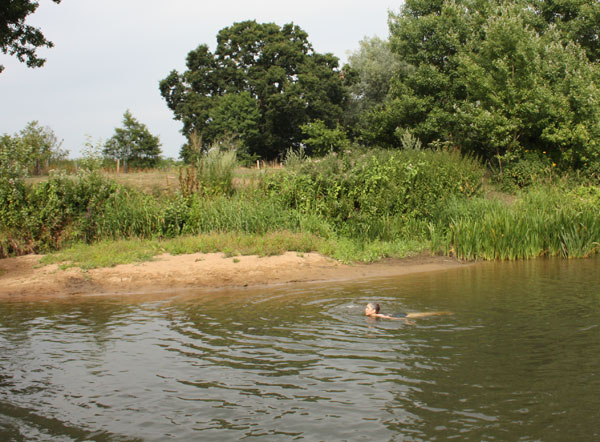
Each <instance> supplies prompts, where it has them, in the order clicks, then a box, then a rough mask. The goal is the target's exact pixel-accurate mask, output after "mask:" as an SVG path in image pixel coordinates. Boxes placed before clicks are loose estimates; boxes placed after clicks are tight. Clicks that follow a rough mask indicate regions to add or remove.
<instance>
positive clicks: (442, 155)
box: [266, 150, 483, 240]
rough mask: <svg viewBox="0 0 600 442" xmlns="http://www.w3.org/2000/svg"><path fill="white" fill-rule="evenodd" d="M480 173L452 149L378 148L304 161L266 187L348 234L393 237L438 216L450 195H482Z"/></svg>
mask: <svg viewBox="0 0 600 442" xmlns="http://www.w3.org/2000/svg"><path fill="white" fill-rule="evenodd" d="M482 177H483V169H482V168H481V166H479V165H478V163H477V162H476V161H475V160H472V159H470V158H466V157H462V156H460V154H458V153H454V152H433V151H418V150H403V151H374V152H369V153H363V154H360V155H358V154H349V155H343V156H338V155H329V156H328V157H326V158H325V159H323V160H322V161H318V162H312V161H307V160H305V161H300V162H298V163H297V165H296V166H295V167H294V166H292V167H289V172H286V173H281V174H275V175H273V176H271V177H269V179H267V182H266V187H267V189H268V193H269V194H270V195H271V197H272V198H279V199H281V200H282V201H283V202H284V205H285V206H287V207H291V208H294V209H296V210H299V211H300V212H301V213H305V214H312V215H316V216H320V217H323V218H324V219H326V220H327V221H328V222H329V223H331V224H332V225H333V226H334V228H335V230H336V231H337V232H340V234H342V235H344V236H350V237H361V238H368V239H381V240H393V239H397V238H398V237H399V236H402V235H405V234H407V233H408V229H409V228H410V227H411V226H413V225H414V224H415V222H425V221H427V220H430V219H432V218H433V217H435V215H436V213H437V212H438V210H439V208H440V207H441V206H443V205H444V204H445V203H446V201H447V199H449V198H452V197H453V196H461V197H470V196H472V195H476V194H478V193H479V192H480V190H481V182H482Z"/></svg>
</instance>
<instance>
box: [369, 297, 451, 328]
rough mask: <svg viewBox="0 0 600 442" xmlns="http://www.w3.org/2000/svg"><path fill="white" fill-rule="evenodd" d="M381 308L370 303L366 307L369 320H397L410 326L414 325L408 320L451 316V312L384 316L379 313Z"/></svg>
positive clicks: (374, 303)
mask: <svg viewBox="0 0 600 442" xmlns="http://www.w3.org/2000/svg"><path fill="white" fill-rule="evenodd" d="M380 310H381V307H380V305H379V304H377V303H376V302H369V303H368V304H367V306H366V307H365V315H366V316H368V317H369V318H380V319H395V320H399V319H400V320H403V321H404V322H406V323H408V324H414V322H412V321H407V319H414V318H425V317H427V316H441V315H451V314H452V313H451V312H423V313H417V312H414V313H400V314H397V315H384V314H382V313H379V311H380Z"/></svg>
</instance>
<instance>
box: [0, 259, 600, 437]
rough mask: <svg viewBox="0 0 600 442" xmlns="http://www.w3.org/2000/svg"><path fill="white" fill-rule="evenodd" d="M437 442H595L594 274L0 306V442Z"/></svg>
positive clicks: (537, 268)
mask: <svg viewBox="0 0 600 442" xmlns="http://www.w3.org/2000/svg"><path fill="white" fill-rule="evenodd" d="M369 301H377V302H379V303H381V305H382V310H383V311H384V312H389V313H398V312H426V311H451V312H452V315H446V316H437V317H429V318H421V319H416V320H415V324H413V325H411V324H407V323H405V322H403V321H391V320H372V319H368V318H366V317H365V316H364V314H363V310H364V305H365V304H366V303H367V302H369ZM449 439H456V440H461V441H462V440H472V441H507V440H515V441H516V440H522V441H534V440H535V441H537V440H540V441H564V440H577V441H594V440H600V259H588V260H543V259H541V260H535V261H526V262H497V263H482V264H475V265H472V266H465V267H460V268H455V269H449V270H444V271H439V272H432V273H427V274H416V275H404V276H401V277H396V278H386V279H372V280H366V281H359V282H356V281H355V282H345V283H340V282H336V283H318V284H299V285H284V286H279V287H268V288H261V289H240V290H219V291H213V292H198V293H192V292H186V293H173V294H169V295H168V296H167V295H166V294H165V295H161V296H160V297H158V296H155V297H143V298H140V297H85V298H77V299H70V300H65V299H62V300H56V301H38V302H23V301H22V302H15V301H12V302H11V301H3V302H0V440H2V441H166V440H173V441H190V440H202V441H211V440H215V441H223V440H265V441H271V440H276V441H288V440H289V441H291V440H307V441H318V440H322V441H362V440H364V441H371V440H378V441H384V440H385V441H388V440H389V441H430V440H449Z"/></svg>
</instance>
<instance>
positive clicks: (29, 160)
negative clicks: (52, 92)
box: [0, 121, 68, 175]
mask: <svg viewBox="0 0 600 442" xmlns="http://www.w3.org/2000/svg"><path fill="white" fill-rule="evenodd" d="M11 146H12V147H11ZM0 147H1V148H2V149H4V150H15V152H17V151H18V152H20V153H19V154H18V155H17V154H15V155H16V156H15V158H19V161H18V163H19V164H20V165H21V167H23V168H25V169H27V170H28V171H31V172H33V173H34V174H35V175H40V174H41V173H42V172H43V168H44V167H45V168H46V169H47V168H48V167H49V165H50V162H51V161H56V160H62V159H64V158H65V157H66V156H67V154H68V151H66V150H64V149H62V140H60V141H59V140H58V138H57V137H56V135H55V134H54V131H53V130H52V129H51V128H49V127H48V126H40V124H39V122H37V121H31V122H29V123H27V125H26V126H25V127H24V128H23V129H22V130H21V131H20V132H19V133H16V134H14V135H8V134H4V135H3V136H2V137H1V138H0Z"/></svg>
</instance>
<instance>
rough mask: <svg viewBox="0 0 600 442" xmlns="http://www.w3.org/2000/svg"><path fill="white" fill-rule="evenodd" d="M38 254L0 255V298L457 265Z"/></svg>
mask: <svg viewBox="0 0 600 442" xmlns="http://www.w3.org/2000/svg"><path fill="white" fill-rule="evenodd" d="M40 258H41V255H28V256H22V257H18V258H8V259H2V260H0V299H19V298H27V299H32V300H33V299H46V298H57V297H68V296H73V295H87V294H131V293H157V292H164V291H167V290H181V289H194V290H197V289H203V288H205V289H212V288H221V287H247V286H259V285H270V284H285V283H293V282H308V281H335V280H340V281H341V280H353V279H363V278H371V277H385V276H394V275H402V274H408V273H420V272H429V271H436V270H442V269H446V268H451V267H457V266H462V265H464V263H462V262H460V261H457V260H455V259H452V258H446V257H431V256H417V257H412V258H406V259H399V260H385V261H382V262H379V263H375V264H355V265H344V264H341V263H339V262H338V261H335V260H333V259H330V258H326V257H324V256H322V255H319V254H317V253H304V254H297V253H295V252H288V253H285V254H283V255H279V256H269V257H258V256H237V257H225V256H224V255H223V254H221V253H209V254H201V253H197V254H191V255H178V256H172V255H160V256H157V257H155V259H154V260H153V261H149V262H144V263H141V264H125V265H118V266H115V267H111V268H102V269H94V270H89V271H84V270H81V269H79V268H70V269H67V270H61V269H59V268H58V266H57V265H49V266H41V265H40V264H39V260H40Z"/></svg>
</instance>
